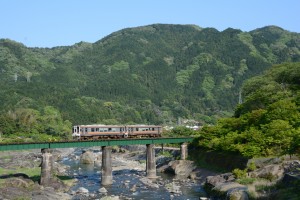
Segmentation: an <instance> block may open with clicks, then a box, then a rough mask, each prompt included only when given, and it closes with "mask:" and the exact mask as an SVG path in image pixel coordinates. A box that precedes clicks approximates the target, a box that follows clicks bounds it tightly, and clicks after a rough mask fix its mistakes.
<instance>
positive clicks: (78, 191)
mask: <svg viewBox="0 0 300 200" xmlns="http://www.w3.org/2000/svg"><path fill="white" fill-rule="evenodd" d="M77 193H80V194H88V193H89V190H88V189H86V188H84V187H80V188H78V190H77Z"/></svg>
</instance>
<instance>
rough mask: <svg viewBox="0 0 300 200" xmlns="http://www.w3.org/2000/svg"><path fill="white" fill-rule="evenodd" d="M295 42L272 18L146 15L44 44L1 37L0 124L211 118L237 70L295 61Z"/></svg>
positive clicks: (52, 129)
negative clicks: (253, 21) (234, 20)
mask: <svg viewBox="0 0 300 200" xmlns="http://www.w3.org/2000/svg"><path fill="white" fill-rule="evenodd" d="M299 49H300V34H298V33H291V32H288V31H285V30H283V29H281V28H279V27H275V26H269V27H264V28H261V29H256V30H253V31H251V32H242V31H240V30H236V29H231V28H229V29H226V30H224V31H222V32H219V31H218V30H216V29H213V28H200V27H198V26H194V25H166V24H154V25H149V26H143V27H136V28H129V29H123V30H120V31H117V32H115V33H112V34H110V35H108V36H107V37H105V38H103V39H101V40H99V41H97V42H95V43H93V44H91V43H85V42H80V43H77V44H75V45H73V46H66V47H55V48H51V49H50V48H28V47H26V46H24V45H23V44H21V43H18V42H15V41H11V40H9V39H1V40H0V84H1V90H0V102H1V103H0V110H1V117H2V118H3V119H5V121H6V122H7V123H8V124H10V125H11V127H12V128H11V130H10V131H7V130H4V128H3V127H1V125H0V131H1V132H2V133H3V134H6V133H7V132H15V131H16V130H18V131H21V129H20V127H21V128H24V130H26V131H29V132H30V131H31V132H32V131H33V130H36V131H38V132H47V133H57V134H58V133H59V132H61V131H62V130H67V129H68V127H69V126H70V125H69V124H71V123H73V124H91V123H106V124H116V123H123V124H125V123H146V124H148V123H150V124H172V123H176V121H177V119H178V118H179V117H180V118H185V119H195V120H197V121H200V122H201V123H202V124H205V123H215V121H216V119H217V118H219V117H221V116H228V114H230V113H233V109H234V107H235V106H236V104H237V103H238V100H239V94H240V92H241V85H242V83H243V81H244V80H246V79H248V78H250V77H252V76H254V75H257V74H260V73H261V72H262V71H264V70H265V69H268V68H270V66H271V65H273V64H279V63H282V62H299V61H300V50H299ZM242 93H244V92H242ZM49 110H50V111H51V112H50V113H52V114H51V115H52V118H51V119H49V120H50V121H51V120H52V121H51V123H48V122H47V120H46V121H45V119H44V118H47V116H48V115H49V113H48V112H47V111H49ZM240 112H241V113H242V112H244V111H243V109H241V110H240ZM47 113H48V114H47ZM66 120H68V123H64V122H65V121H66ZM56 122H59V123H62V124H65V125H67V126H66V127H62V126H58V125H57V124H59V123H56ZM3 123H4V122H3ZM28 124H31V125H30V126H29V125H28ZM51 124H52V125H51ZM55 124H56V125H55ZM28 126H29V127H28ZM56 126H57V127H56ZM14 127H15V128H14ZM21 132H22V131H21Z"/></svg>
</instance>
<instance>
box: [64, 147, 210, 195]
mask: <svg viewBox="0 0 300 200" xmlns="http://www.w3.org/2000/svg"><path fill="white" fill-rule="evenodd" d="M81 152H82V151H81V150H78V151H76V152H75V154H76V155H77V156H78V155H80V154H81ZM62 162H63V163H64V164H66V165H68V166H70V169H69V171H68V173H69V175H70V176H73V177H74V178H76V179H78V182H77V184H76V185H75V186H73V187H72V188H71V191H74V192H73V194H74V193H75V192H76V191H77V190H78V188H80V187H84V188H86V189H88V190H89V196H84V195H80V194H74V196H73V199H74V200H75V199H100V198H102V197H104V196H106V195H107V196H112V195H115V196H119V198H120V199H138V200H142V199H144V200H148V199H149V200H152V199H174V200H187V199H190V200H196V199H199V197H203V196H206V195H205V191H204V190H203V188H202V187H201V185H200V183H199V182H193V181H190V180H188V179H184V180H179V179H176V177H175V176H172V175H166V174H160V173H158V174H157V175H158V176H159V178H158V179H157V180H156V181H155V183H156V184H157V185H158V186H159V187H158V188H153V187H148V186H146V185H144V184H143V183H142V182H141V181H140V179H141V178H143V177H145V176H146V173H145V170H143V169H141V168H139V169H137V168H134V169H129V168H128V169H126V166H125V169H118V166H121V165H123V166H124V161H122V162H121V161H120V160H116V159H114V158H113V159H112V165H113V184H112V185H111V186H105V189H106V190H107V194H102V193H100V192H99V189H100V188H101V187H103V186H101V166H98V165H94V164H89V165H87V164H81V163H80V162H79V160H78V159H72V158H64V159H63V161H62ZM125 163H126V161H125ZM114 166H115V167H114ZM129 167H131V168H132V166H129ZM114 168H116V169H117V170H115V169H114ZM170 183H175V184H176V185H177V186H179V191H180V192H179V193H170V192H169V191H168V190H167V189H166V185H167V184H169V185H170Z"/></svg>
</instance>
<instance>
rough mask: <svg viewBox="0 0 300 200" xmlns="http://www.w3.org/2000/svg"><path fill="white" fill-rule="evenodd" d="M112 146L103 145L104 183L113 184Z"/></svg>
mask: <svg viewBox="0 0 300 200" xmlns="http://www.w3.org/2000/svg"><path fill="white" fill-rule="evenodd" d="M111 149H112V148H111V147H110V146H102V177H101V184H102V185H111V184H112V164H111Z"/></svg>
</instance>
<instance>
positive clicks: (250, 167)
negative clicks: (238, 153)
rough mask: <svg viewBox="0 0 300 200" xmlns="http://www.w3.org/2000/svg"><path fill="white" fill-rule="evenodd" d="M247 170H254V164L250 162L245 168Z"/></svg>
mask: <svg viewBox="0 0 300 200" xmlns="http://www.w3.org/2000/svg"><path fill="white" fill-rule="evenodd" d="M247 169H248V170H250V171H254V170H256V165H255V163H254V162H250V163H249V165H248V166H247Z"/></svg>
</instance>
